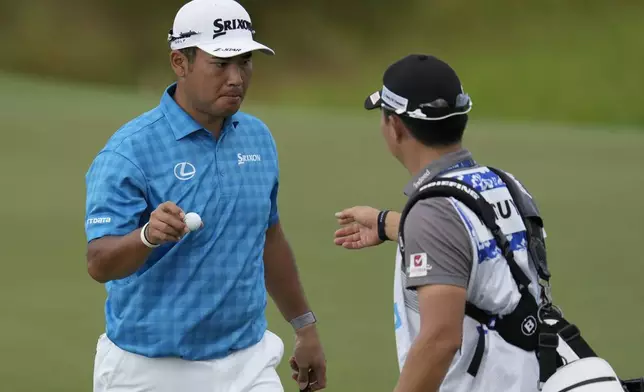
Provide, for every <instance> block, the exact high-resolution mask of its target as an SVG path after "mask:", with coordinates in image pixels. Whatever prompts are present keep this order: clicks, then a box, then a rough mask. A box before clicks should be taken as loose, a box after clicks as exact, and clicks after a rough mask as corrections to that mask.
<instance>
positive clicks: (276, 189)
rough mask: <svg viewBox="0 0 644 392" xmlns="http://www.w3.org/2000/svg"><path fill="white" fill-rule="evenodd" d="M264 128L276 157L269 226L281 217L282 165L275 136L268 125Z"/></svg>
mask: <svg viewBox="0 0 644 392" xmlns="http://www.w3.org/2000/svg"><path fill="white" fill-rule="evenodd" d="M264 128H265V129H266V132H267V133H268V135H269V138H270V144H271V148H272V150H273V154H274V159H275V183H274V184H273V189H272V190H271V212H270V214H269V216H268V227H271V226H273V225H274V224H276V223H277V222H278V221H279V219H280V217H279V209H278V208H277V196H278V194H279V187H280V165H279V158H278V154H277V143H276V142H275V139H274V138H273V135H272V134H271V132H270V130H269V129H268V127H267V126H266V125H264Z"/></svg>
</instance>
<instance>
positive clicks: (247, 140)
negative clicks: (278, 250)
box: [85, 84, 279, 360]
mask: <svg viewBox="0 0 644 392" xmlns="http://www.w3.org/2000/svg"><path fill="white" fill-rule="evenodd" d="M175 89H176V85H174V84H173V85H171V86H170V87H169V88H168V89H167V90H166V91H165V93H164V95H163V97H162V98H161V102H160V105H159V106H157V107H156V108H154V109H152V110H151V111H149V112H146V113H144V114H142V115H141V116H139V117H137V118H135V119H133V120H132V121H130V122H128V123H127V124H125V125H124V126H123V127H122V128H120V129H119V130H118V131H117V132H116V133H115V134H114V135H113V136H112V137H111V138H110V139H109V141H108V142H107V144H106V146H105V147H104V148H103V149H102V150H101V151H100V152H99V154H98V155H97V157H96V158H95V160H94V161H93V162H92V164H91V166H90V168H89V170H88V172H87V175H86V183H87V202H86V223H85V230H86V235H87V240H88V241H91V240H93V239H96V238H100V237H103V236H108V235H117V236H119V235H124V234H127V233H130V232H131V231H133V230H135V229H137V228H139V227H142V226H143V224H144V223H145V222H147V220H148V219H149V217H150V213H151V212H152V211H153V210H154V209H155V208H156V207H157V206H158V205H159V204H161V203H163V202H165V201H172V202H174V203H175V204H177V205H178V206H179V207H180V208H182V209H183V210H184V211H185V212H186V213H187V212H190V211H194V212H197V213H198V214H199V215H201V217H202V220H203V222H204V225H205V226H204V228H202V229H201V230H199V231H196V232H193V233H189V234H188V235H187V236H186V237H184V238H183V239H182V240H181V241H180V242H178V243H170V244H166V245H163V246H161V247H159V248H156V249H155V250H153V253H152V254H151V255H150V257H149V259H148V260H147V261H146V262H145V264H144V265H143V266H142V267H141V268H140V269H139V270H138V271H136V272H135V273H134V274H133V275H131V276H129V277H127V278H124V279H121V280H116V281H110V282H108V283H106V289H107V300H106V302H105V318H106V334H107V336H108V337H109V338H110V339H111V340H112V341H113V342H114V343H115V344H116V345H118V346H119V347H121V348H123V349H124V350H127V351H130V352H134V353H138V354H141V355H145V356H148V357H162V356H175V357H182V358H184V359H189V360H203V359H212V358H220V357H223V356H226V355H228V354H229V353H231V352H233V351H235V350H238V349H243V348H246V347H248V346H250V345H253V344H254V343H256V342H258V341H259V340H260V339H261V338H262V336H263V334H264V331H265V329H266V319H265V316H264V309H265V306H266V290H265V285H264V265H263V250H264V241H265V238H266V237H265V233H266V230H267V228H268V227H269V226H271V225H273V224H274V223H276V222H277V220H278V211H277V190H278V174H279V170H278V162H277V149H276V145H275V142H274V140H273V137H272V135H271V133H270V131H269V130H268V128H267V127H266V125H264V124H263V123H262V122H261V121H260V120H258V119H257V118H255V117H253V116H250V115H248V114H245V113H241V112H238V113H236V114H235V115H233V116H232V117H231V118H229V119H227V120H226V122H225V124H224V128H223V130H222V133H221V136H220V138H219V139H218V140H215V139H214V138H213V137H212V136H211V134H210V133H209V132H207V131H205V130H203V129H202V128H201V126H199V124H197V123H196V122H195V121H194V120H193V119H192V118H191V117H190V116H189V115H188V114H187V113H186V112H184V111H183V110H182V109H181V108H180V107H179V106H178V105H177V104H176V103H175V101H174V100H173V98H172V95H173V93H174V91H175Z"/></svg>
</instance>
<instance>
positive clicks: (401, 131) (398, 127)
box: [389, 114, 409, 143]
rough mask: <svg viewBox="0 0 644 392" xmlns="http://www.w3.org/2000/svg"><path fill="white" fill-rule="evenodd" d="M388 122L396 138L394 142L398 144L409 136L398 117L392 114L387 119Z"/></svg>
mask: <svg viewBox="0 0 644 392" xmlns="http://www.w3.org/2000/svg"><path fill="white" fill-rule="evenodd" d="M389 121H391V127H392V128H393V130H394V136H395V137H396V142H398V143H400V142H402V141H403V140H405V138H407V137H408V136H409V135H408V134H409V130H408V129H407V127H406V126H405V124H404V123H403V122H402V120H401V119H400V117H399V116H397V115H395V114H393V115H391V116H390V117H389Z"/></svg>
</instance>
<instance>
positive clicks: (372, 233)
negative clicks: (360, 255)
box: [334, 206, 383, 249]
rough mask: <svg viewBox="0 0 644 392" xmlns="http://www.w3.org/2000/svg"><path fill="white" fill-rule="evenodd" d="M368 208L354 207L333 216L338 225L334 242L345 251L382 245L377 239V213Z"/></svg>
mask: <svg viewBox="0 0 644 392" xmlns="http://www.w3.org/2000/svg"><path fill="white" fill-rule="evenodd" d="M379 212H380V211H379V210H377V209H375V208H373V207H368V206H355V207H351V208H347V209H345V210H343V211H340V212H338V213H336V214H335V217H336V218H337V219H338V224H339V225H341V226H343V227H342V228H340V229H338V230H336V232H335V239H334V242H335V244H336V245H338V246H342V247H343V248H345V249H362V248H367V247H369V246H376V245H380V244H382V242H383V241H381V240H380V238H378V213H379Z"/></svg>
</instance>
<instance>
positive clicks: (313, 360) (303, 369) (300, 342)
mask: <svg viewBox="0 0 644 392" xmlns="http://www.w3.org/2000/svg"><path fill="white" fill-rule="evenodd" d="M289 363H290V365H291V369H292V370H293V375H292V377H293V379H294V380H296V381H297V382H298V385H299V387H300V390H301V391H311V392H312V391H318V390H321V389H324V388H326V359H325V357H324V351H323V350H322V345H321V344H320V338H319V336H318V332H317V328H316V326H315V325H307V326H306V327H303V328H301V329H299V330H297V332H296V335H295V350H294V352H293V356H292V357H291V359H290V360H289Z"/></svg>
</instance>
